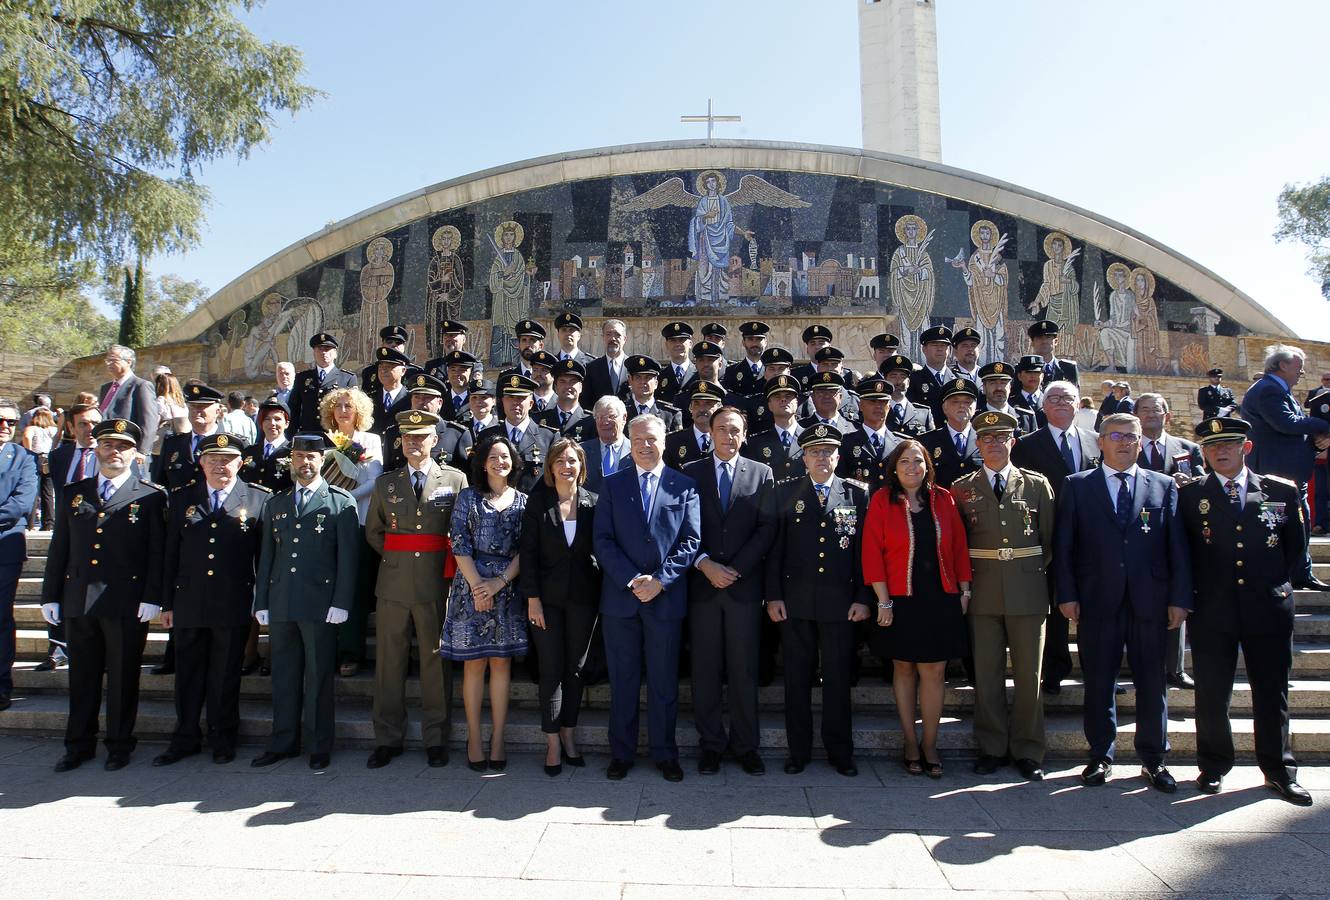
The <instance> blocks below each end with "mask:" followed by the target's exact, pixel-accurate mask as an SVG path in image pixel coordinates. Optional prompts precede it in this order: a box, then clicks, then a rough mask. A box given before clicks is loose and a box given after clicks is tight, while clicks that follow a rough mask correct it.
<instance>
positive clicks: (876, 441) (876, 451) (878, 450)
mask: <svg viewBox="0 0 1330 900" xmlns="http://www.w3.org/2000/svg"><path fill="white" fill-rule="evenodd" d="M868 441H869V443H871V444H872V445H873V455H874V456H876V457H879V458H881V456H882V435H880V434H878V433H877V432H876V431H874V432H873V433H872V434H870V435H869V436H868Z"/></svg>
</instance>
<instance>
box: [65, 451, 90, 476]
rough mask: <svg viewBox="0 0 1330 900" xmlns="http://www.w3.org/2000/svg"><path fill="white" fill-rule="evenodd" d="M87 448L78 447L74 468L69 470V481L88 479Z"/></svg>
mask: <svg viewBox="0 0 1330 900" xmlns="http://www.w3.org/2000/svg"><path fill="white" fill-rule="evenodd" d="M87 468H88V448H87V447H79V448H78V456H77V457H76V458H75V459H74V466H73V468H72V469H70V473H71V474H70V476H69V480H70V481H78V480H79V479H80V478H87V477H88V471H87Z"/></svg>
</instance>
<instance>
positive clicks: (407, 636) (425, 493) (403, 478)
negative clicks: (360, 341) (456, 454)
mask: <svg viewBox="0 0 1330 900" xmlns="http://www.w3.org/2000/svg"><path fill="white" fill-rule="evenodd" d="M413 418H414V419H418V420H419V421H417V422H412V421H411V420H412V419H413ZM397 420H398V425H399V427H400V428H401V429H402V431H403V432H404V433H406V434H412V433H414V431H413V429H415V430H421V429H423V433H428V432H430V431H433V430H434V428H435V426H436V424H437V422H438V421H439V417H438V416H436V415H434V414H432V413H428V412H421V411H415V410H413V411H411V412H405V413H401V414H400V415H398V417H397ZM417 475H420V476H421V478H420V481H421V485H420V492H419V495H417V492H416V488H415V481H416V480H417V479H416V476H417ZM464 487H466V476H465V475H464V474H463V473H462V472H461V471H459V470H458V469H454V468H453V467H451V466H441V465H439V464H438V463H436V462H435V461H433V460H432V459H431V460H429V462H428V464H427V465H426V467H425V468H424V469H423V470H421V471H420V472H416V470H414V469H412V468H411V466H410V465H409V464H408V465H404V466H403V467H402V468H400V469H395V470H394V471H392V472H389V473H387V474H385V475H381V476H379V479H378V480H377V481H376V482H375V483H374V493H373V494H371V495H370V501H369V513H368V515H367V516H366V519H365V540H367V541H368V542H369V545H370V546H371V547H373V548H374V550H375V552H377V553H379V554H380V555H381V556H382V557H383V562H382V563H381V564H380V565H379V577H378V583H377V585H376V587H375V593H376V594H377V596H378V605H377V607H376V610H377V618H376V626H375V634H376V642H375V661H374V743H375V745H376V746H378V747H389V748H393V749H397V748H400V747H401V746H402V742H403V740H404V739H405V736H406V674H407V665H408V663H409V661H410V655H411V635H412V634H413V633H414V634H415V638H416V645H417V647H419V648H420V706H421V736H422V737H423V739H424V743H425V746H426V747H430V748H433V747H441V748H446V747H447V745H448V730H449V716H450V711H451V707H452V667H451V665H450V664H449V663H448V662H445V661H444V660H442V659H440V658H439V656H438V655H437V654H436V653H435V652H434V651H435V649H436V648H437V647H438V644H439V634H440V633H441V618H442V613H443V602H444V599H445V598H446V597H447V595H448V584H449V579H447V578H446V577H445V575H444V568H445V564H447V563H451V552H450V551H449V549H448V540H447V539H448V528H449V525H450V523H451V521H452V514H453V505H454V504H455V503H456V501H457V495H458V494H459V493H461V491H462V488H464Z"/></svg>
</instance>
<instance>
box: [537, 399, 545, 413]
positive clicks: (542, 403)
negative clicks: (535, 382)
mask: <svg viewBox="0 0 1330 900" xmlns="http://www.w3.org/2000/svg"><path fill="white" fill-rule="evenodd" d="M544 411H545V401H544V400H542V399H540V398H539V397H537V398H536V412H544Z"/></svg>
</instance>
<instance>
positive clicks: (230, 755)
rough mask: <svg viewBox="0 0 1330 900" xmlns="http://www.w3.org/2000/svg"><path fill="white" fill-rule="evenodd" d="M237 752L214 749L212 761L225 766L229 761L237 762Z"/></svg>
mask: <svg viewBox="0 0 1330 900" xmlns="http://www.w3.org/2000/svg"><path fill="white" fill-rule="evenodd" d="M235 758H236V752H235V751H234V750H230V749H226V750H214V751H212V761H213V762H214V763H216V764H217V765H219V766H225V765H227V764H228V763H232V762H235Z"/></svg>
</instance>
